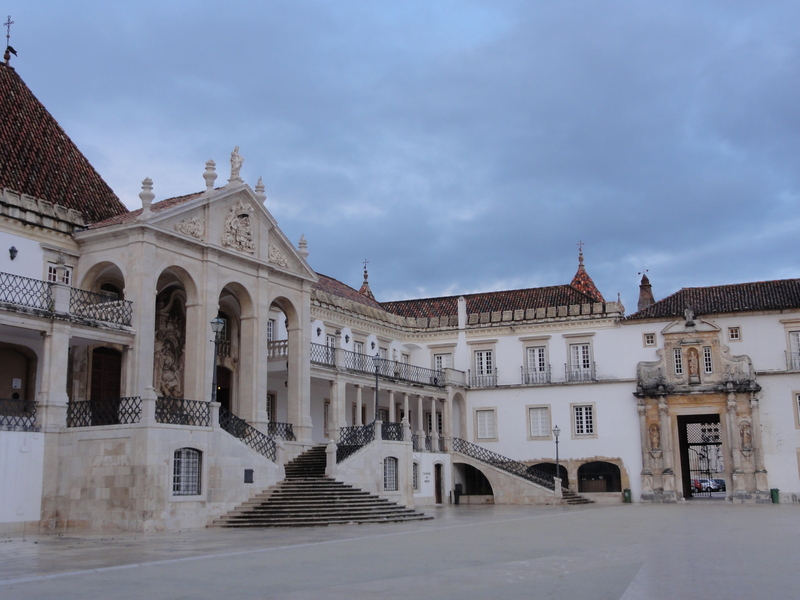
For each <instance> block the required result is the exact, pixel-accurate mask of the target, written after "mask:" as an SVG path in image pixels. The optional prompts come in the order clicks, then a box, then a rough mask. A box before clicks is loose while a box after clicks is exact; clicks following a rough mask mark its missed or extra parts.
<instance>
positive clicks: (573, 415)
mask: <svg viewBox="0 0 800 600" xmlns="http://www.w3.org/2000/svg"><path fill="white" fill-rule="evenodd" d="M586 409H589V411H590V413H591V414H590V415H589V418H590V419H591V428H592V430H591V431H589V432H586V431H584V432H583V433H578V412H579V411H581V412H583V413H584V414H583V421H584V422H583V425H582V427H583V428H584V429H585V428H586V414H585V411H586ZM569 412H570V422H571V423H572V439H573V440H585V439H593V438H596V437H597V404H596V403H595V402H572V403H570V405H569Z"/></svg>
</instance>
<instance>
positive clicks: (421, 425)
mask: <svg viewBox="0 0 800 600" xmlns="http://www.w3.org/2000/svg"><path fill="white" fill-rule="evenodd" d="M424 417H425V413H424V411H423V410H422V394H417V436H418V437H419V446H420V450H424V448H425V419H424Z"/></svg>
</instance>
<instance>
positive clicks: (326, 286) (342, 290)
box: [314, 273, 383, 310]
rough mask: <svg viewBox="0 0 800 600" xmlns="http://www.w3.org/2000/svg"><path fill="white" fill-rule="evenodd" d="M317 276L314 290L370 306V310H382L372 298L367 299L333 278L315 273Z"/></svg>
mask: <svg viewBox="0 0 800 600" xmlns="http://www.w3.org/2000/svg"><path fill="white" fill-rule="evenodd" d="M317 275H319V281H317V283H315V284H314V289H317V290H320V291H322V292H326V293H328V294H331V295H333V296H339V297H340V298H346V299H347V300H352V301H353V302H358V303H359V304H364V305H365V306H371V307H372V308H377V309H380V310H383V306H381V304H380V303H379V302H377V301H376V300H375V299H374V298H367V297H366V296H365V295H363V294H360V293H359V292H358V290H356V289H354V288H351V287H350V286H349V285H346V284H344V283H342V282H341V281H339V280H337V279H334V278H333V277H328V276H327V275H322V274H321V273H317Z"/></svg>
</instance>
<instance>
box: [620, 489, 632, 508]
mask: <svg viewBox="0 0 800 600" xmlns="http://www.w3.org/2000/svg"><path fill="white" fill-rule="evenodd" d="M622 501H623V502H624V503H625V504H630V503H631V491H630V490H629V489H628V488H625V489H624V490H622Z"/></svg>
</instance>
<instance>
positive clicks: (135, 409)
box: [67, 396, 142, 427]
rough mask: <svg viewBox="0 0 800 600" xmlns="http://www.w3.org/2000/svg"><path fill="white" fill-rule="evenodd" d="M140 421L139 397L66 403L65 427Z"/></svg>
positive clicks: (140, 405)
mask: <svg viewBox="0 0 800 600" xmlns="http://www.w3.org/2000/svg"><path fill="white" fill-rule="evenodd" d="M141 419H142V399H141V398H140V397H139V396H131V397H128V398H110V399H103V400H79V401H77V402H69V403H67V427H99V426H102V425H131V424H133V423H138V422H139V421H140V420H141Z"/></svg>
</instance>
